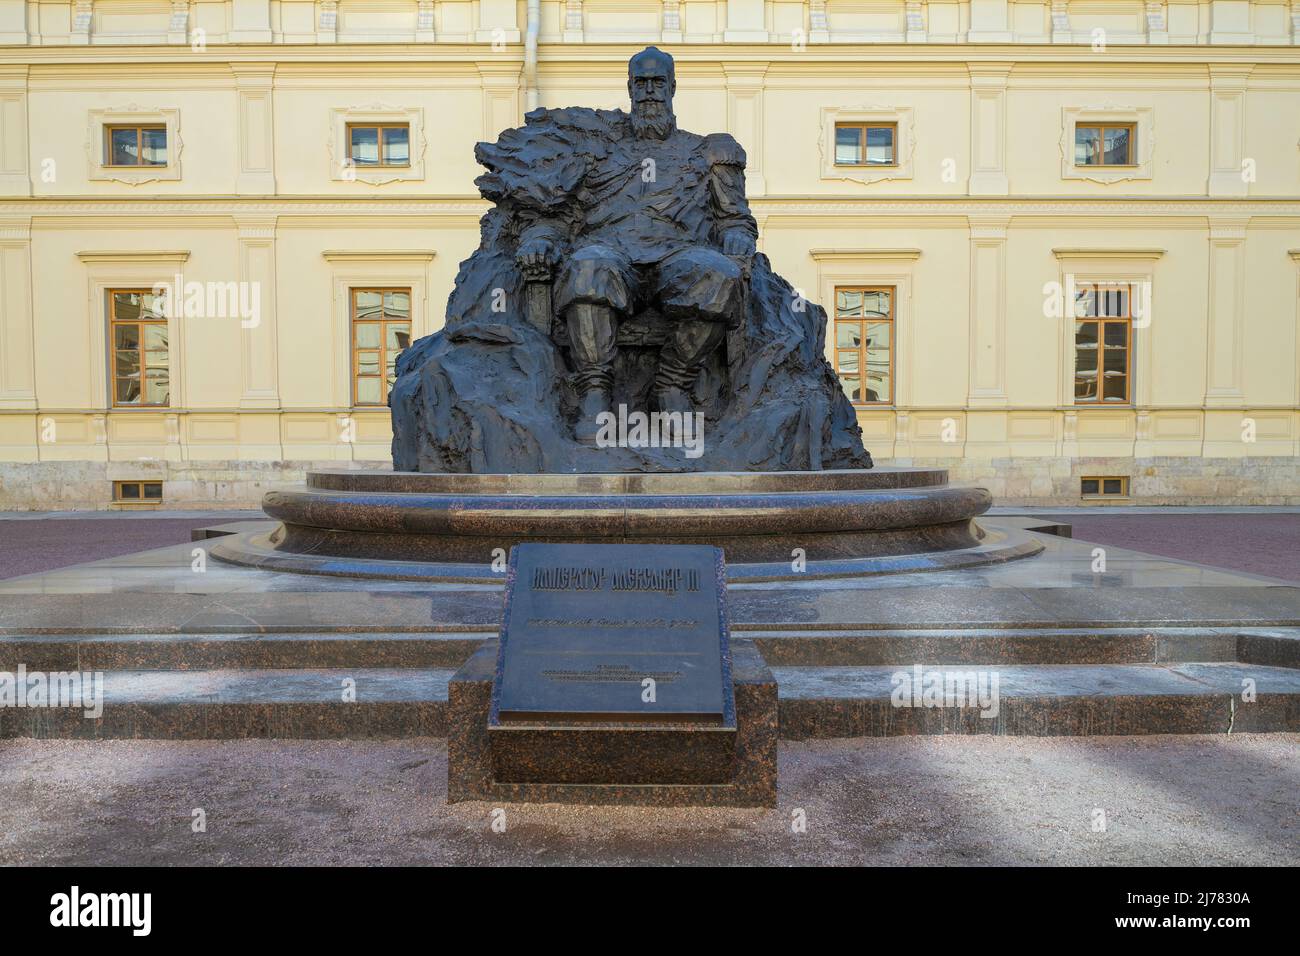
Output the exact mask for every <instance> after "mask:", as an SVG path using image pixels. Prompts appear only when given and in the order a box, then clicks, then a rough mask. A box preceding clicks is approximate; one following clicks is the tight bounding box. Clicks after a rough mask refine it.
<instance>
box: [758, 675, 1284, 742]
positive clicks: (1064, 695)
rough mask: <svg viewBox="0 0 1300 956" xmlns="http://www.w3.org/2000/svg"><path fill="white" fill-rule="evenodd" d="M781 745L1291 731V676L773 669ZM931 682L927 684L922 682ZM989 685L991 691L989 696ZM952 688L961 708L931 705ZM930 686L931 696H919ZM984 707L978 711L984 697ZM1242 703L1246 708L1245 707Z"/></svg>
mask: <svg viewBox="0 0 1300 956" xmlns="http://www.w3.org/2000/svg"><path fill="white" fill-rule="evenodd" d="M772 672H773V673H774V674H775V676H776V680H777V685H778V687H779V691H780V700H781V704H780V714H781V736H782V737H783V738H785V739H789V740H799V739H808V738H820V737H888V736H900V735H901V736H906V735H912V734H995V735H1008V736H1030V737H1054V736H1111V735H1120V736H1122V735H1130V734H1184V733H1187V734H1192V733H1195V734H1222V733H1243V732H1281V731H1297V730H1300V670H1295V669H1293V668H1285V667H1269V666H1266V665H1261V664H1246V663H1240V662H1216V663H1184V664H1110V665H1085V664H1057V665H1047V666H1024V665H1011V666H1001V665H999V666H996V667H978V666H958V667H951V666H950V667H934V668H927V667H914V668H898V667H890V666H875V667H773V668H772ZM932 675H936V676H932ZM995 682H996V688H995ZM949 686H951V688H952V690H953V691H954V692H955V695H954V697H953V698H951V699H952V700H954V701H956V702H958V703H961V704H964V705H965V706H933V705H931V704H930V703H927V701H928V700H933V702H936V703H937V702H938V701H940V700H942V699H943V697H942V695H943V694H944V693H947V692H948V688H949ZM930 687H936V688H940V690H939V692H938V695H937V696H933V697H931V695H930V694H928V693H927V689H928V688H930ZM985 691H987V692H988V696H987V699H988V700H991V701H993V703H992V704H987V705H986V704H985V702H984V701H985V698H984V697H983V696H982V694H983V692H985ZM1247 697H1253V698H1254V699H1253V700H1251V701H1249V702H1247V699H1246V698H1247Z"/></svg>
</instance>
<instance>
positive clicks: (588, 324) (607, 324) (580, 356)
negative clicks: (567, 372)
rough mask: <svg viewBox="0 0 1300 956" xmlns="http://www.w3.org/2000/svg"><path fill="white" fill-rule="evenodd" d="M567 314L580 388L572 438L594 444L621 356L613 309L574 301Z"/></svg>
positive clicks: (570, 344) (572, 352)
mask: <svg viewBox="0 0 1300 956" xmlns="http://www.w3.org/2000/svg"><path fill="white" fill-rule="evenodd" d="M564 317H565V320H566V321H567V323H568V326H569V350H570V354H571V355H572V357H573V364H574V366H575V367H576V375H575V379H576V385H577V388H578V420H577V422H576V423H575V424H574V426H573V437H574V439H575V440H577V441H579V442H581V443H582V444H584V445H594V444H596V436H597V435H598V434H599V433H600V427H601V426H600V422H599V421H598V419H599V417H600V415H601V413H602V412H608V411H610V407H609V406H610V393H611V392H612V390H613V387H614V359H615V358H616V357H617V355H618V348H617V345H616V338H615V336H616V334H617V328H616V325H615V322H614V310H613V309H611V308H610V307H609V306H607V305H597V304H595V303H591V302H575V303H574V304H573V305H571V306H569V308H568V310H566V312H565V314H564Z"/></svg>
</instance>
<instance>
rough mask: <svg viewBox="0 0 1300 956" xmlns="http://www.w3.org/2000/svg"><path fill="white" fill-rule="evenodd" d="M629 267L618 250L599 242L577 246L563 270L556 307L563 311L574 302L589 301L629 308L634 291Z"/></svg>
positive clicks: (557, 290) (556, 292)
mask: <svg viewBox="0 0 1300 956" xmlns="http://www.w3.org/2000/svg"><path fill="white" fill-rule="evenodd" d="M626 268H627V267H626V264H625V263H624V262H623V260H622V259H620V258H619V257H618V255H617V254H616V253H613V252H610V251H609V250H606V249H604V248H602V247H600V246H595V247H588V248H585V249H579V250H577V251H576V252H574V253H573V255H571V256H570V257H569V258H568V259H567V260H566V261H565V263H564V267H563V268H562V269H561V270H560V277H559V279H558V280H557V282H556V285H555V289H554V293H553V295H554V299H555V308H556V309H558V310H560V311H563V310H564V309H566V308H568V307H569V306H570V305H572V304H573V303H575V302H587V303H591V304H592V305H606V306H609V307H610V308H612V309H614V310H615V311H617V312H627V311H628V305H629V301H630V299H631V294H630V289H629V288H628V280H627V275H626Z"/></svg>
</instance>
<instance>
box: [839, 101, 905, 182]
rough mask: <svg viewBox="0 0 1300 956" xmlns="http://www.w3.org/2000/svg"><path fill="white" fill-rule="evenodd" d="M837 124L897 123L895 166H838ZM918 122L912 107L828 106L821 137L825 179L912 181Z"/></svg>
mask: <svg viewBox="0 0 1300 956" xmlns="http://www.w3.org/2000/svg"><path fill="white" fill-rule="evenodd" d="M836 123H893V124H895V125H896V127H897V129H898V134H897V138H896V141H895V143H894V158H895V160H897V162H896V164H895V165H893V166H874V167H873V166H837V165H836V164H835V124H836ZM915 125H916V119H915V113H914V111H913V109H912V108H911V107H910V106H855V107H834V106H832V107H826V108H824V109H823V110H822V128H821V137H820V138H819V139H818V141H817V147H818V149H820V150H821V155H822V171H821V178H822V179H830V180H845V181H849V182H858V183H863V184H864V185H870V184H871V183H879V182H885V181H886V180H890V179H911V178H912V154H913V153H914V152H915V151H916V129H915Z"/></svg>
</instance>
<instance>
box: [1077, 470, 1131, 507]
mask: <svg viewBox="0 0 1300 956" xmlns="http://www.w3.org/2000/svg"><path fill="white" fill-rule="evenodd" d="M1087 481H1095V482H1096V483H1097V490H1096V491H1085V490H1084V487H1083V485H1084V482H1087ZM1108 481H1118V482H1119V491H1116V492H1109V491H1107V490H1106V482H1108ZM1079 497H1080V498H1081V499H1083V500H1085V501H1094V500H1097V499H1104V500H1110V501H1114V500H1116V499H1120V498H1127V497H1129V476H1128V475H1081V476H1080V477H1079Z"/></svg>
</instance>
